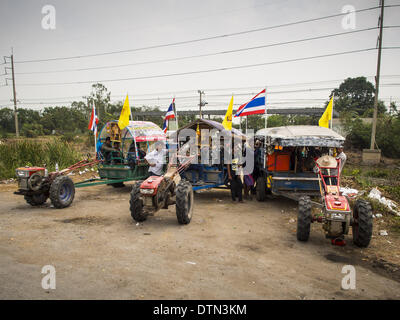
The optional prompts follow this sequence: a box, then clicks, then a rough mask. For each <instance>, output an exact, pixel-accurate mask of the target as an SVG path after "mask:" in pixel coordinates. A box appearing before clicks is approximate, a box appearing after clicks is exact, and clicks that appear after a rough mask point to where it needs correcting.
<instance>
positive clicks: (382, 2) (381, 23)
mask: <svg viewBox="0 0 400 320" xmlns="http://www.w3.org/2000/svg"><path fill="white" fill-rule="evenodd" d="M384 9H385V0H381V15H380V17H379V39H378V41H379V44H378V46H379V47H378V63H377V67H376V76H375V99H374V117H373V120H372V133H371V148H370V149H371V150H374V149H375V137H376V121H377V118H378V94H379V77H380V73H381V54H382V36H383V13H384Z"/></svg>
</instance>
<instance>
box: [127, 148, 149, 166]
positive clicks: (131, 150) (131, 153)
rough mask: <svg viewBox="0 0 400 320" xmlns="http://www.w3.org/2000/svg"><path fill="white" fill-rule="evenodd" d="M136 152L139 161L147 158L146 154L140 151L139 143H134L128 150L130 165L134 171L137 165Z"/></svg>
mask: <svg viewBox="0 0 400 320" xmlns="http://www.w3.org/2000/svg"><path fill="white" fill-rule="evenodd" d="M136 150H137V157H138V159H139V160H142V159H144V158H145V156H146V152H144V151H143V150H142V149H140V145H139V142H136V144H135V141H132V143H131V145H130V146H129V149H128V165H129V166H130V167H131V168H132V169H133V167H134V166H135V165H136Z"/></svg>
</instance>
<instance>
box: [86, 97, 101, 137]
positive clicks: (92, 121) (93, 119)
mask: <svg viewBox="0 0 400 320" xmlns="http://www.w3.org/2000/svg"><path fill="white" fill-rule="evenodd" d="M98 123H99V118H97V114H96V108H95V106H94V102H93V107H92V115H91V116H90V121H89V126H88V129H89V130H92V131H93V132H96V131H97V124H98Z"/></svg>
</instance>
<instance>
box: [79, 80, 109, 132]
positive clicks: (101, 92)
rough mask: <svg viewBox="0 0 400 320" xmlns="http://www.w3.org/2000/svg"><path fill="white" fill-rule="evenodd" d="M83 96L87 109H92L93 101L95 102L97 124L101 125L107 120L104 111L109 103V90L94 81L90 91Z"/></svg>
mask: <svg viewBox="0 0 400 320" xmlns="http://www.w3.org/2000/svg"><path fill="white" fill-rule="evenodd" d="M83 98H85V99H86V100H87V102H88V106H89V110H92V105H93V102H94V103H95V106H96V110H97V116H98V117H99V125H100V126H103V125H104V124H105V123H106V122H107V120H106V113H107V111H108V107H109V105H110V100H111V92H108V89H107V88H106V86H105V85H103V84H101V83H96V84H94V85H92V93H91V94H90V95H89V96H86V97H83Z"/></svg>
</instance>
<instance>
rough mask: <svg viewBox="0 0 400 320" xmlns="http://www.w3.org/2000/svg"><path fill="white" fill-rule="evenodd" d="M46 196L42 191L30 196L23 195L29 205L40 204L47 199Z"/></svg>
mask: <svg viewBox="0 0 400 320" xmlns="http://www.w3.org/2000/svg"><path fill="white" fill-rule="evenodd" d="M47 198H48V197H47V196H46V194H44V193H40V194H34V195H31V196H28V195H25V196H24V199H25V200H26V202H27V203H29V204H30V205H31V206H40V205H41V204H43V203H45V202H46V201H47Z"/></svg>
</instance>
